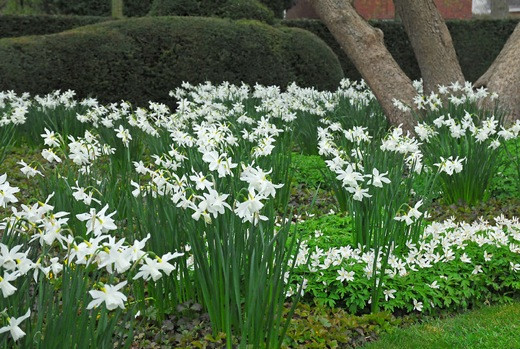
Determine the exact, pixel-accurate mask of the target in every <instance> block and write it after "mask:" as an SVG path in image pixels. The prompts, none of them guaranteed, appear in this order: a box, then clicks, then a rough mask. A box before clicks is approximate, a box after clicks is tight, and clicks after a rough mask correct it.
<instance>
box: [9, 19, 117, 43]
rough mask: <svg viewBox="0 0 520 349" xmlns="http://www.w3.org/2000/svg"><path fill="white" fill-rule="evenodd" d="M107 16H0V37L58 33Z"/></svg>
mask: <svg viewBox="0 0 520 349" xmlns="http://www.w3.org/2000/svg"><path fill="white" fill-rule="evenodd" d="M110 19H111V18H109V17H93V16H91V17H88V16H85V17H80V16H21V15H5V16H0V38H9V37H16V36H25V35H43V34H52V33H59V32H62V31H65V30H68V29H72V28H76V27H82V26H85V25H89V24H94V23H99V22H103V21H108V20H110Z"/></svg>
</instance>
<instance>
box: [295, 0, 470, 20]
mask: <svg viewBox="0 0 520 349" xmlns="http://www.w3.org/2000/svg"><path fill="white" fill-rule="evenodd" d="M435 3H436V4H437V8H438V9H439V11H440V12H441V14H442V16H443V17H444V18H458V19H467V18H471V3H472V0H435ZM354 5H355V7H356V10H357V11H358V12H359V14H360V15H362V16H363V17H364V18H366V19H392V18H394V17H395V11H394V4H393V1H392V0H355V1H354ZM287 18H289V19H293V18H318V16H317V15H316V12H315V11H314V10H313V8H312V6H311V5H310V4H309V3H308V2H307V0H297V1H296V4H295V5H294V6H293V7H292V8H291V9H289V10H288V11H287Z"/></svg>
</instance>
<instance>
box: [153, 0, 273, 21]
mask: <svg viewBox="0 0 520 349" xmlns="http://www.w3.org/2000/svg"><path fill="white" fill-rule="evenodd" d="M149 15H150V16H205V17H223V18H230V19H256V20H259V21H262V22H266V23H273V22H274V13H273V11H271V10H270V9H269V8H268V7H266V6H265V5H264V4H262V3H261V2H259V1H257V0H154V2H153V3H152V6H151V8H150V12H149Z"/></svg>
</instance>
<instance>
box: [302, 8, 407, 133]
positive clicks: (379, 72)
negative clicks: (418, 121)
mask: <svg viewBox="0 0 520 349" xmlns="http://www.w3.org/2000/svg"><path fill="white" fill-rule="evenodd" d="M310 2H311V4H312V5H313V7H314V9H315V10H316V12H317V13H318V15H319V17H320V18H321V19H322V20H323V22H324V23H325V24H326V26H327V28H328V29H329V31H330V32H331V33H332V35H333V36H334V38H335V39H336V41H337V42H338V43H339V44H340V46H341V48H342V50H343V51H344V52H345V53H346V54H347V55H348V57H349V58H350V60H351V61H352V63H353V64H354V65H355V66H356V68H357V70H358V71H359V72H360V73H361V76H363V78H364V79H365V81H366V83H367V85H368V86H369V87H370V88H371V89H372V91H373V92H374V95H375V96H376V98H377V100H378V101H379V103H380V104H381V106H382V108H383V110H384V111H385V114H386V116H387V118H388V120H389V121H390V123H391V124H392V125H400V124H402V127H403V128H404V129H406V130H409V131H412V132H413V125H414V124H415V120H414V117H413V115H412V112H411V111H402V110H400V109H399V108H397V107H396V106H394V104H393V99H394V98H395V99H398V100H400V101H402V102H403V103H404V104H407V105H409V106H412V107H413V106H414V104H413V98H414V96H415V95H416V94H417V93H416V91H415V89H414V87H413V85H412V81H411V80H410V78H408V77H407V76H406V74H405V73H404V72H403V71H402V70H401V68H400V67H399V65H398V64H397V63H396V61H395V60H394V58H393V57H392V55H391V54H390V52H388V50H387V49H386V47H385V44H384V42H383V32H382V31H381V30H379V29H376V28H374V27H372V26H371V25H369V24H368V23H367V22H366V21H365V20H364V19H363V18H362V17H361V16H360V15H359V14H358V13H357V12H356V10H355V9H354V7H353V6H352V4H351V3H350V1H346V0H344V1H337V0H310Z"/></svg>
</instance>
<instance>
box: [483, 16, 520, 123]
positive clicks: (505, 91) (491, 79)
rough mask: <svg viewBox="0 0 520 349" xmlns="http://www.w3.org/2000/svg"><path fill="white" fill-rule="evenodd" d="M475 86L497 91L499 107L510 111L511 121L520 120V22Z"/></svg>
mask: <svg viewBox="0 0 520 349" xmlns="http://www.w3.org/2000/svg"><path fill="white" fill-rule="evenodd" d="M475 86H476V87H487V88H488V90H489V91H491V92H496V93H497V94H498V102H499V107H500V108H503V109H505V110H506V111H507V112H508V119H509V121H514V120H520V23H519V24H517V25H516V28H515V30H514V32H513V34H511V36H510V37H509V39H508V40H507V42H506V44H505V45H504V48H503V49H502V51H500V54H499V55H498V57H497V58H496V59H495V61H494V62H493V64H492V65H491V67H489V69H488V70H487V71H486V72H485V73H484V75H482V76H481V77H480V78H479V79H478V80H477V82H476V83H475Z"/></svg>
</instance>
